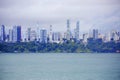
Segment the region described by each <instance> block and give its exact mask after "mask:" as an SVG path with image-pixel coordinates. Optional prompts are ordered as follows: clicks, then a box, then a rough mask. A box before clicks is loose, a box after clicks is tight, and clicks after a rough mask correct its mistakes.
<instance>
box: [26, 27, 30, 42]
mask: <svg viewBox="0 0 120 80" xmlns="http://www.w3.org/2000/svg"><path fill="white" fill-rule="evenodd" d="M30 35H31V28H28V29H27V40H28V41H30V40H31V39H30Z"/></svg>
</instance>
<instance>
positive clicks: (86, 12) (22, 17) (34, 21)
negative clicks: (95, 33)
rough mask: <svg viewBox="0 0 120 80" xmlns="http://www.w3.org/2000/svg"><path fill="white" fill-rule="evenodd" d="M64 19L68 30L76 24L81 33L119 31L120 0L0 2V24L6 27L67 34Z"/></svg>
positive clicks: (10, 0)
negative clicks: (40, 29) (68, 25)
mask: <svg viewBox="0 0 120 80" xmlns="http://www.w3.org/2000/svg"><path fill="white" fill-rule="evenodd" d="M67 19H69V20H70V27H71V30H73V29H74V28H75V27H76V22H77V21H80V31H81V32H86V31H89V30H90V29H94V28H96V29H100V30H103V31H108V30H113V29H115V30H116V29H117V30H120V0H0V24H1V25H2V24H4V25H5V26H6V27H8V28H9V27H12V26H14V25H21V26H22V30H26V29H27V28H28V27H31V28H33V29H38V27H39V28H47V29H48V28H49V25H52V26H53V30H54V31H66V21H67Z"/></svg>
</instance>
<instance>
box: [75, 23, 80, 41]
mask: <svg viewBox="0 0 120 80" xmlns="http://www.w3.org/2000/svg"><path fill="white" fill-rule="evenodd" d="M75 31H76V32H75V38H76V40H79V21H77V23H76V30H75Z"/></svg>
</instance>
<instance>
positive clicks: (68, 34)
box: [66, 20, 70, 40]
mask: <svg viewBox="0 0 120 80" xmlns="http://www.w3.org/2000/svg"><path fill="white" fill-rule="evenodd" d="M66 37H67V40H70V21H69V20H67V36H66Z"/></svg>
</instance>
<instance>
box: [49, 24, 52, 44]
mask: <svg viewBox="0 0 120 80" xmlns="http://www.w3.org/2000/svg"><path fill="white" fill-rule="evenodd" d="M49 42H52V25H50V30H49Z"/></svg>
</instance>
